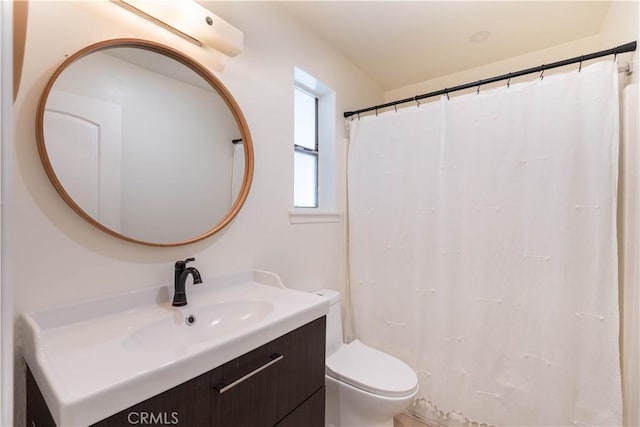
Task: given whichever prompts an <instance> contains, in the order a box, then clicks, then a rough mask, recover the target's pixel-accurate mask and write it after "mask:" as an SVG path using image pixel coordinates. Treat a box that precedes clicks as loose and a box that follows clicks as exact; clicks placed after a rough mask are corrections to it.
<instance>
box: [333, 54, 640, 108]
mask: <svg viewBox="0 0 640 427" xmlns="http://www.w3.org/2000/svg"><path fill="white" fill-rule="evenodd" d="M636 45H637V42H635V41H634V42H631V43H626V44H623V45H620V46H617V47H614V48H611V49H607V50H601V51H600V52H594V53H590V54H588V55H581V56H576V57H575V58H571V59H565V60H564V61H558V62H553V63H551V64H546V65H540V66H538V67H533V68H527V69H526V70H520V71H516V72H514V73H508V74H503V75H501V76H496V77H491V78H488V79H482V80H478V81H475V82H472V83H466V84H463V85H459V86H454V87H450V88H445V89H441V90H437V91H435V92H430V93H425V94H422V95H416V96H414V97H412V98H405V99H400V100H398V101H392V102H387V103H386V104H380V105H374V106H373V107H368V108H362V109H360V110H356V111H346V112H345V113H344V117H345V118H348V117H351V116H354V115H358V114H360V113H367V112H369V111H376V110H380V109H382V108H387V107H393V106H396V105H398V104H404V103H405V102H417V101H418V100H420V99H425V98H431V97H433V96H439V95H448V94H449V93H450V92H455V91H458V90H464V89H470V88H473V87H479V86H480V85H484V84H488V83H494V82H499V81H501V80H507V79H512V78H514V77H520V76H524V75H526V74H532V73H537V72H544V71H545V70H550V69H552V68H558V67H562V66H565V65H570V64H577V63H578V62H579V63H580V66H582V62H583V61H588V60H590V59H595V58H601V57H603V56H608V55H617V54H619V53H625V52H633V51H635V50H636Z"/></svg>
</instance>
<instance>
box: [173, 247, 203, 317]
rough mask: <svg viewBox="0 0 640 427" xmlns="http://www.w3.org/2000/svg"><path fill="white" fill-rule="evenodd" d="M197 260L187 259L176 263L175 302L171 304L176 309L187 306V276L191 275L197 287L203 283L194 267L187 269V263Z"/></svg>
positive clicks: (174, 277) (174, 278)
mask: <svg viewBox="0 0 640 427" xmlns="http://www.w3.org/2000/svg"><path fill="white" fill-rule="evenodd" d="M195 260H196V259H195V258H187V259H185V260H184V261H176V265H175V272H174V276H173V286H174V290H175V291H174V293H173V302H172V303H171V305H172V306H174V307H182V306H183V305H187V293H186V292H185V284H186V282H187V276H188V275H189V274H191V276H192V277H193V284H194V285H197V284H198V283H202V278H201V277H200V272H199V271H198V270H196V269H195V268H193V267H187V263H188V262H191V261H195Z"/></svg>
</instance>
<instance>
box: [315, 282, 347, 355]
mask: <svg viewBox="0 0 640 427" xmlns="http://www.w3.org/2000/svg"><path fill="white" fill-rule="evenodd" d="M314 294H316V295H320V296H322V297H323V298H326V299H328V300H329V301H330V304H331V305H330V306H329V314H327V343H326V344H327V345H326V349H327V353H326V357H329V356H330V355H331V354H333V353H334V352H335V351H336V350H338V348H340V346H341V345H342V344H343V342H344V341H343V337H342V309H341V307H340V293H339V292H338V291H334V290H333V289H320V290H317V291H315V292H314Z"/></svg>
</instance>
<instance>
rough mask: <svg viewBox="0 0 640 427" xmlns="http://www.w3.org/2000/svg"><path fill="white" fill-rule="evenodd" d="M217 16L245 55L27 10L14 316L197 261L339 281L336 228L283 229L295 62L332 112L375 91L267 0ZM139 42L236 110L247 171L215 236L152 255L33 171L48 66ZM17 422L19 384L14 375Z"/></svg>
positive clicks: (365, 100) (56, 7) (139, 25)
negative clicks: (108, 43) (162, 51)
mask: <svg viewBox="0 0 640 427" xmlns="http://www.w3.org/2000/svg"><path fill="white" fill-rule="evenodd" d="M213 6H214V7H215V8H216V13H217V14H218V15H219V16H220V17H221V18H223V19H224V20H226V21H228V22H230V23H231V24H233V25H234V26H236V27H238V28H239V29H241V30H242V31H243V32H244V40H245V45H244V52H243V53H241V54H240V55H239V56H237V57H235V58H226V59H225V58H222V59H223V60H224V62H225V63H226V64H225V67H224V69H223V70H222V68H221V67H219V66H218V64H219V58H218V57H217V55H216V54H215V52H211V51H210V50H209V51H202V50H201V49H199V48H196V47H195V46H193V45H190V44H189V43H188V42H186V41H183V40H182V39H179V38H177V37H175V36H174V35H173V34H170V33H167V32H166V31H164V30H160V29H157V28H156V27H155V26H153V25H152V24H150V23H147V22H146V21H144V20H142V19H140V18H139V17H137V16H133V15H131V14H130V13H128V12H126V11H124V10H123V9H121V8H119V7H118V6H116V5H114V4H112V3H109V2H85V3H82V2H78V3H72V2H62V1H60V2H31V3H30V10H29V23H28V30H27V31H28V32H27V46H26V51H27V52H26V57H25V62H24V74H23V77H22V83H21V88H20V93H19V94H18V99H17V101H16V104H15V112H16V114H15V116H16V117H15V122H16V126H15V144H16V158H15V165H16V167H15V176H13V180H14V183H13V185H12V192H13V193H14V195H15V197H14V199H13V200H12V203H11V206H10V209H11V212H13V214H14V215H13V217H15V218H16V220H15V221H13V222H12V223H11V224H8V226H9V227H11V229H12V230H13V233H12V236H14V237H15V238H14V239H12V241H11V242H10V244H9V245H8V248H6V249H8V250H9V251H11V258H12V269H13V271H14V278H15V280H14V282H13V286H14V288H15V293H16V295H15V312H16V314H19V313H20V312H22V311H25V310H33V309H37V308H40V307H45V306H49V305H54V304H62V303H69V302H73V301H76V300H79V299H84V298H92V297H99V296H102V295H106V294H112V293H116V292H119V291H124V290H130V289H136V288H140V287H146V286H151V285H155V284H162V283H170V282H171V280H172V278H173V262H174V261H175V260H177V259H179V258H184V257H188V256H195V257H196V259H197V260H196V262H195V263H194V265H195V266H196V267H197V268H198V269H199V270H200V272H201V273H202V274H203V276H205V277H206V276H212V275H216V274H221V273H226V272H233V271H240V270H246V269H251V268H259V269H265V270H270V271H275V272H277V273H278V274H280V275H281V278H282V279H283V281H284V283H285V284H286V285H287V286H289V287H292V288H297V289H302V290H313V289H317V288H321V287H328V288H334V289H337V288H338V287H339V286H340V283H341V281H342V280H343V274H344V271H343V266H342V262H343V261H342V260H343V242H342V235H343V231H342V230H343V225H342V223H341V222H338V223H326V224H295V225H293V224H290V222H289V217H288V211H289V209H290V208H291V207H292V199H293V183H292V176H293V86H294V68H295V67H296V66H298V67H300V68H302V69H304V70H305V71H307V72H309V73H311V74H313V75H314V76H315V77H317V78H318V79H319V80H321V81H323V82H324V83H326V84H327V85H328V86H330V87H331V88H332V89H334V90H335V91H336V107H337V111H336V121H337V122H338V123H342V112H343V111H345V110H349V109H353V108H356V107H358V106H361V105H369V104H374V103H379V102H381V101H382V99H383V93H382V90H381V89H380V88H379V87H378V86H377V85H375V84H374V83H372V82H371V80H370V79H369V78H368V77H367V76H365V75H364V74H363V73H362V72H361V71H360V70H358V69H357V68H355V67H354V66H352V65H351V64H350V63H349V62H348V61H347V60H346V59H345V58H344V57H343V56H342V55H340V54H339V53H337V52H336V51H335V50H334V49H332V48H330V47H329V46H327V45H326V44H325V43H324V42H322V41H320V40H318V39H317V38H315V37H314V36H312V35H310V34H309V33H308V32H307V31H306V30H305V29H304V28H303V27H301V26H300V25H298V24H297V23H296V22H294V21H293V20H292V19H291V18H290V17H289V15H288V14H286V13H285V12H282V11H281V10H280V8H279V6H277V5H276V4H273V3H266V2H252V3H244V2H221V3H214V4H213ZM115 37H141V38H147V39H152V40H155V41H158V42H161V43H165V44H169V45H171V46H173V47H174V48H176V49H179V50H181V51H183V52H185V53H186V54H188V55H190V56H192V57H194V58H195V59H196V60H198V61H200V62H201V63H203V64H205V65H207V64H213V65H214V66H215V67H216V69H215V70H214V71H215V74H216V75H217V76H218V77H219V78H220V79H221V80H222V82H223V83H224V84H225V85H226V86H227V88H228V89H229V90H230V92H231V93H232V94H233V96H234V97H235V99H236V101H237V102H238V103H239V105H240V107H241V108H242V110H243V112H244V114H245V117H246V119H247V122H248V125H249V128H250V131H251V134H252V137H253V142H254V151H255V175H254V180H253V186H252V188H251V192H250V194H249V197H248V199H247V201H246V203H245V206H244V207H243V209H242V210H241V211H240V213H239V215H238V216H237V217H236V219H235V220H234V221H232V223H231V224H230V225H229V226H227V227H226V228H225V229H224V230H223V231H222V232H220V233H218V234H217V235H215V236H213V237H211V238H209V239H206V240H204V241H201V242H198V243H195V244H192V245H189V246H186V247H178V248H150V247H145V246H139V245H135V244H131V243H128V242H125V241H121V240H118V239H116V238H114V237H112V236H109V235H107V234H105V233H102V232H100V231H99V230H97V229H94V228H93V227H92V226H91V225H89V224H88V223H86V222H85V221H84V220H82V219H81V218H80V217H79V216H78V215H76V214H75V213H74V212H73V211H72V210H71V209H70V208H69V207H67V205H66V204H65V203H64V202H63V200H62V199H61V198H60V197H59V196H58V194H57V193H56V191H55V190H54V188H53V187H52V185H51V184H50V183H49V180H48V178H47V176H46V174H45V172H44V170H43V168H42V165H41V163H40V159H39V158H38V153H37V150H36V140H35V131H34V128H35V112H36V108H37V105H38V99H39V96H40V94H41V92H42V90H43V89H44V86H45V84H46V82H47V80H48V79H49V77H50V76H51V74H52V72H53V71H54V70H55V68H56V67H57V66H58V65H59V64H60V63H61V62H62V61H63V60H64V58H65V54H72V53H74V52H75V51H77V50H79V49H80V48H82V47H84V46H86V45H89V44H91V43H94V42H96V41H100V40H104V39H109V38H115ZM344 135H345V131H344V127H343V126H337V127H336V135H335V138H336V141H337V143H336V145H337V147H338V150H337V153H336V159H337V165H338V167H337V171H336V176H337V177H339V178H338V180H337V183H336V192H337V193H338V200H339V202H340V204H339V206H338V208H339V209H340V210H342V206H343V202H342V201H343V198H344V178H343V177H344V176H345V172H344V169H345V153H346V151H345V149H346V147H345V146H344V145H343V141H342V138H343V137H344ZM16 380H17V383H18V392H17V394H16V399H17V400H18V404H17V405H16V407H17V411H18V415H17V420H19V421H20V422H24V414H23V413H21V412H20V411H23V410H24V407H23V405H21V404H20V403H21V402H20V401H19V400H20V399H21V398H23V397H21V394H22V391H20V390H19V387H20V384H22V382H23V381H24V378H23V377H19V378H16Z"/></svg>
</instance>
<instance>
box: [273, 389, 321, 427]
mask: <svg viewBox="0 0 640 427" xmlns="http://www.w3.org/2000/svg"><path fill="white" fill-rule="evenodd" d="M324 392H325V391H324V387H322V388H321V389H320V390H318V391H316V392H315V393H314V394H313V395H312V396H311V397H310V398H308V399H307V400H305V401H304V403H303V404H302V405H300V406H298V407H297V408H296V409H295V410H294V411H293V412H292V413H290V414H289V415H287V417H286V418H285V419H284V420H282V421H280V422H279V423H278V424H277V425H276V427H324Z"/></svg>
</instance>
